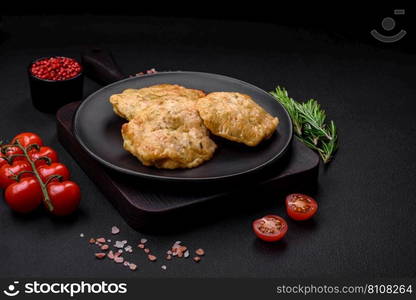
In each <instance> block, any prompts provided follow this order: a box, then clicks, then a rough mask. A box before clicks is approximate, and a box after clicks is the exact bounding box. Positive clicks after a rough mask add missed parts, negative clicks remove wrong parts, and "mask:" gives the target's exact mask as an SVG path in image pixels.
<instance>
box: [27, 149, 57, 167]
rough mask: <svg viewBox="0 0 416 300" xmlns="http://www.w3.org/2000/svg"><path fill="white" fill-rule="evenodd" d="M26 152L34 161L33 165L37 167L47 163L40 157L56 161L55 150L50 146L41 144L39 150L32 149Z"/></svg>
mask: <svg viewBox="0 0 416 300" xmlns="http://www.w3.org/2000/svg"><path fill="white" fill-rule="evenodd" d="M28 154H29V157H30V159H31V160H32V161H34V162H35V166H37V167H38V166H41V165H46V164H47V162H46V160H45V159H42V158H41V157H48V158H49V159H50V160H51V162H58V153H56V151H55V150H53V149H52V148H51V147H47V146H42V147H40V148H39V150H37V149H32V150H30V151H29V152H28Z"/></svg>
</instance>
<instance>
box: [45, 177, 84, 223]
mask: <svg viewBox="0 0 416 300" xmlns="http://www.w3.org/2000/svg"><path fill="white" fill-rule="evenodd" d="M46 188H47V191H48V194H49V198H50V199H51V202H52V206H53V211H52V213H53V214H54V215H57V216H66V215H69V214H71V213H73V212H74V211H75V210H76V209H77V207H78V205H79V202H80V200H81V191H80V188H79V186H78V185H77V184H76V183H75V182H73V181H70V180H66V181H62V182H60V181H52V182H51V183H49V184H48V185H47V187H46Z"/></svg>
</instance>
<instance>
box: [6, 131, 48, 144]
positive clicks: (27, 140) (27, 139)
mask: <svg viewBox="0 0 416 300" xmlns="http://www.w3.org/2000/svg"><path fill="white" fill-rule="evenodd" d="M17 140H19V143H20V144H21V145H22V146H23V147H27V146H29V145H33V144H37V145H39V146H42V145H43V141H42V139H41V138H40V136H38V135H37V134H36V133H32V132H22V133H19V134H18V135H16V136H15V137H14V138H13V139H12V142H11V143H12V144H14V143H15V142H16V141H17Z"/></svg>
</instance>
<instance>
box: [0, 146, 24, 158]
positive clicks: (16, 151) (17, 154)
mask: <svg viewBox="0 0 416 300" xmlns="http://www.w3.org/2000/svg"><path fill="white" fill-rule="evenodd" d="M2 153H4V155H3V156H5V157H7V158H10V157H11V156H13V159H12V161H17V160H26V157H25V156H23V150H22V149H20V148H19V147H16V146H4V147H3V149H2Z"/></svg>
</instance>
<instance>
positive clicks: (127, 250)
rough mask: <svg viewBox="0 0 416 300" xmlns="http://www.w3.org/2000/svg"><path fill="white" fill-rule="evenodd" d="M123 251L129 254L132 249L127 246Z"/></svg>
mask: <svg viewBox="0 0 416 300" xmlns="http://www.w3.org/2000/svg"><path fill="white" fill-rule="evenodd" d="M124 251H126V252H129V253H131V252H133V249H132V248H131V246H130V245H128V246H127V247H125V248H124Z"/></svg>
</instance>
